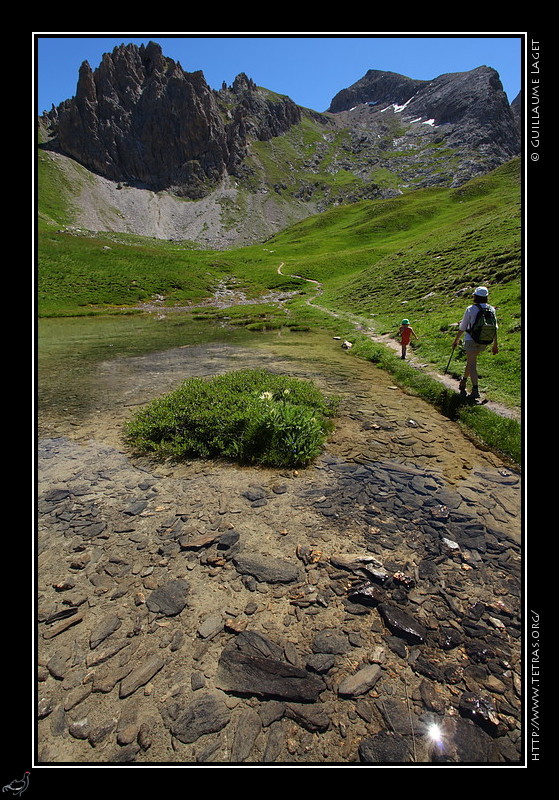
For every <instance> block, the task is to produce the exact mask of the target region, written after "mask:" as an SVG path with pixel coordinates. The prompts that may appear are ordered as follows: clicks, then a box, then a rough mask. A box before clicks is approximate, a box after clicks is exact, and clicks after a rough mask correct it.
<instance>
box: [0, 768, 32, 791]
mask: <svg viewBox="0 0 559 800" xmlns="http://www.w3.org/2000/svg"><path fill="white" fill-rule="evenodd" d="M30 774H31V773H30V772H29V771H28V770H26V771H25V772H24V773H23V778H22V779H21V780H19V781H18V780H15V781H12V782H11V783H7V784H6V785H5V786H3V787H2V791H3V792H11V793H12V794H13V796H14V797H19V796H20V795H21V794H23V792H24V791H25V790H26V789H27V787H28V786H29V775H30Z"/></svg>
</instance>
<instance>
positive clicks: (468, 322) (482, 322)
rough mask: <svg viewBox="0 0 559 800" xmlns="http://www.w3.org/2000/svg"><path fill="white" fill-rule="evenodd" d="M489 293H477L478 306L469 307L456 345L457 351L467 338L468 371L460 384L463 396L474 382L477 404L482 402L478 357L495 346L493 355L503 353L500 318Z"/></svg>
mask: <svg viewBox="0 0 559 800" xmlns="http://www.w3.org/2000/svg"><path fill="white" fill-rule="evenodd" d="M488 301H489V292H488V290H487V288H486V287H485V286H478V287H477V289H476V290H475V291H474V302H473V304H472V305H471V306H468V308H467V309H466V311H465V312H464V316H463V317H462V321H461V322H460V325H459V326H458V333H457V334H456V337H455V338H454V341H453V343H452V349H453V350H454V349H455V348H456V347H457V346H458V343H459V342H460V339H461V338H462V336H463V335H464V334H465V336H464V350H465V351H466V368H465V370H464V375H463V377H462V378H461V380H460V384H459V390H460V394H461V395H464V396H465V395H466V383H467V381H468V378H469V379H470V380H471V382H472V392H471V394H470V395H469V397H470V398H472V399H473V400H477V398H479V388H478V373H477V357H478V355H479V354H480V353H482V352H483V351H484V350H486V349H487V347H488V346H489V345H492V352H493V355H495V354H496V353H498V352H499V347H498V345H497V328H498V325H497V316H496V314H495V309H494V308H493V306H491V305H489V302H488Z"/></svg>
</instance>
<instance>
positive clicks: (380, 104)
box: [329, 66, 520, 166]
mask: <svg viewBox="0 0 559 800" xmlns="http://www.w3.org/2000/svg"><path fill="white" fill-rule="evenodd" d="M360 104H367V105H369V106H371V107H374V108H375V109H376V110H377V111H378V112H385V111H387V110H388V109H392V110H393V111H395V112H396V113H399V114H401V119H402V120H403V121H406V122H410V121H412V120H413V121H422V122H425V123H430V124H431V125H432V126H436V127H437V128H438V130H439V137H440V138H441V139H444V141H445V143H447V144H448V145H450V146H453V147H456V146H458V147H459V146H463V145H465V146H467V147H469V148H471V149H476V148H480V147H482V148H484V149H485V151H490V152H491V153H492V154H494V157H495V159H497V160H498V159H499V158H500V159H501V163H502V161H504V160H507V159H510V158H514V157H515V156H517V155H519V153H520V132H519V130H518V126H517V124H516V121H515V115H514V113H513V111H512V109H511V106H510V104H509V102H508V99H507V96H506V94H505V92H504V91H503V87H502V85H501V81H500V78H499V74H498V73H497V72H496V71H495V70H494V69H492V68H491V67H487V66H480V67H477V68H476V69H473V70H470V71H468V72H451V73H446V74H444V75H440V76H439V77H437V78H434V79H433V80H412V79H411V78H407V77H406V76H404V75H397V74H395V73H393V72H379V71H377V70H369V71H368V72H367V73H366V74H365V75H364V77H363V78H361V79H360V80H359V81H357V82H356V83H354V84H353V85H352V86H350V87H349V88H348V89H343V90H342V91H341V92H338V94H337V95H336V96H335V97H334V98H333V100H332V102H331V104H330V108H329V111H330V112H332V113H340V112H350V111H352V110H353V109H354V108H355V107H356V106H358V105H360ZM486 154H487V153H486ZM496 165H497V164H496V163H495V166H496Z"/></svg>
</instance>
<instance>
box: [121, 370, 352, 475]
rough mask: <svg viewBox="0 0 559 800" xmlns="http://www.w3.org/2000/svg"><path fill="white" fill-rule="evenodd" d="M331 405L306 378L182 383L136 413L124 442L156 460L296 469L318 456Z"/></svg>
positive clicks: (244, 374) (250, 375)
mask: <svg viewBox="0 0 559 800" xmlns="http://www.w3.org/2000/svg"><path fill="white" fill-rule="evenodd" d="M336 407H337V401H336V399H335V398H326V397H324V396H323V395H322V394H321V393H320V392H319V391H318V389H316V387H315V386H314V385H313V384H312V383H311V382H310V381H304V380H298V379H294V378H287V377H285V376H281V375H273V374H271V373H269V372H267V371H265V370H239V371H236V372H231V373H227V374H225V375H219V376H216V377H214V378H191V379H190V380H187V381H185V382H184V383H183V384H182V386H180V387H179V388H178V389H177V390H176V391H174V392H171V393H170V394H168V395H166V396H165V397H162V398H160V399H157V400H155V401H153V402H152V403H150V404H149V405H148V406H147V407H146V408H144V409H142V410H141V411H139V412H137V414H136V415H135V416H134V418H133V419H132V420H131V421H130V422H129V423H128V424H127V426H126V439H127V442H128V443H129V444H130V445H132V446H133V447H134V448H135V449H136V450H138V451H139V452H140V453H150V454H153V455H155V456H158V457H162V458H172V459H179V460H180V459H185V458H186V459H187V458H196V457H200V458H215V457H222V458H228V459H232V460H234V461H238V462H240V463H242V464H259V465H261V466H268V467H301V466H306V465H307V464H309V463H310V462H311V461H313V459H314V458H316V456H317V455H319V453H320V452H321V450H322V447H323V445H324V443H325V441H326V438H327V436H328V434H329V433H330V432H331V431H332V430H333V428H334V425H333V422H332V417H333V416H334V414H335V411H336Z"/></svg>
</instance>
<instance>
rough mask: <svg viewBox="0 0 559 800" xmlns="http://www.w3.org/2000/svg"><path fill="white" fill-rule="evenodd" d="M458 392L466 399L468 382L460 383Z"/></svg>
mask: <svg viewBox="0 0 559 800" xmlns="http://www.w3.org/2000/svg"><path fill="white" fill-rule="evenodd" d="M458 391H459V392H460V394H461V395H462V397H466V381H460V383H459V384H458Z"/></svg>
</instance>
